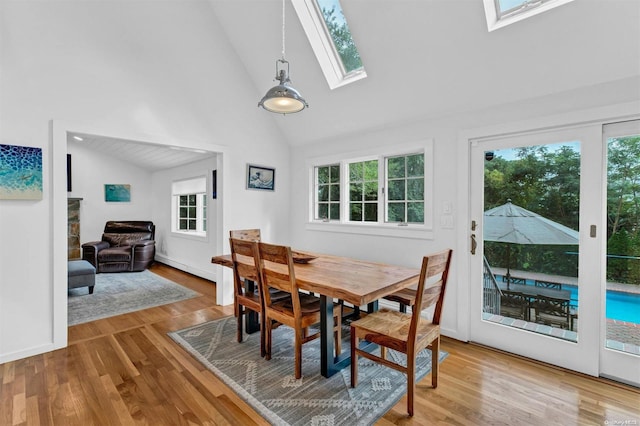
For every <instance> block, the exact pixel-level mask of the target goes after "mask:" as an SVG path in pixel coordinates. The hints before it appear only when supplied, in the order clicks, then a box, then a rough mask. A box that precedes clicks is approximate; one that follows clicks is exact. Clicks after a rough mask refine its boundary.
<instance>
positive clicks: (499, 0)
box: [483, 0, 573, 31]
mask: <svg viewBox="0 0 640 426" xmlns="http://www.w3.org/2000/svg"><path fill="white" fill-rule="evenodd" d="M483 1H484V10H485V15H486V18H487V27H488V28H489V31H493V30H496V29H498V28H502V27H504V26H507V25H509V24H513V23H515V22H518V21H521V20H523V19H526V18H529V17H531V16H534V15H537V14H539V13H542V12H545V11H547V10H551V9H553V8H555V7H558V6H562V5H563V4H565V3H569V2H571V1H573V0H483Z"/></svg>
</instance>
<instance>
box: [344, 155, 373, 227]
mask: <svg viewBox="0 0 640 426" xmlns="http://www.w3.org/2000/svg"><path fill="white" fill-rule="evenodd" d="M349 220H350V221H352V222H377V221H378V160H369V161H361V162H358V163H350V164H349Z"/></svg>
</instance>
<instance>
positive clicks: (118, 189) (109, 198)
mask: <svg viewBox="0 0 640 426" xmlns="http://www.w3.org/2000/svg"><path fill="white" fill-rule="evenodd" d="M104 200H105V201H106V202H116V203H127V202H129V201H131V185H120V184H109V183H107V184H105V185H104Z"/></svg>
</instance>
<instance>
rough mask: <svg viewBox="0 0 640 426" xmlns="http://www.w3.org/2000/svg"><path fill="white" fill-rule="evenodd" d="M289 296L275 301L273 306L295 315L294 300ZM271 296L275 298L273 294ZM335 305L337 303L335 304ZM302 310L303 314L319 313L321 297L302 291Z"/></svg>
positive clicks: (280, 310) (282, 311)
mask: <svg viewBox="0 0 640 426" xmlns="http://www.w3.org/2000/svg"><path fill="white" fill-rule="evenodd" d="M287 296H288V297H287V298H283V299H281V300H279V301H277V302H273V304H272V305H271V308H273V309H275V310H277V311H279V312H281V313H284V314H287V315H290V316H291V317H293V302H292V301H291V295H289V294H287ZM271 297H272V298H273V296H271ZM272 300H273V299H272ZM334 306H336V305H335V304H334ZM300 310H301V312H302V315H303V316H305V315H311V314H316V313H319V312H320V299H319V298H318V297H316V296H313V295H311V294H305V293H300Z"/></svg>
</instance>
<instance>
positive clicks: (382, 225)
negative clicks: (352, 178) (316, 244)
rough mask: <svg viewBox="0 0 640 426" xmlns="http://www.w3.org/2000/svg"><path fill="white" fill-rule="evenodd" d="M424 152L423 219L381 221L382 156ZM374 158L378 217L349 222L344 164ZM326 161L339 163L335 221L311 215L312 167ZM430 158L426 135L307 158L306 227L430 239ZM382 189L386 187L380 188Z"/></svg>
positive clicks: (431, 222)
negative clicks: (411, 140) (354, 151)
mask: <svg viewBox="0 0 640 426" xmlns="http://www.w3.org/2000/svg"><path fill="white" fill-rule="evenodd" d="M418 153H424V168H425V172H424V173H425V174H424V181H425V187H424V188H425V194H424V203H425V206H424V223H421V224H415V223H402V224H400V223H397V222H393V223H386V222H385V213H384V212H385V205H386V199H385V195H384V194H383V187H384V186H386V174H385V170H384V169H385V162H384V159H385V157H394V156H402V155H411V154H418ZM372 159H377V160H378V181H379V182H380V183H381V185H379V186H378V200H379V201H378V202H379V206H380V207H379V208H378V221H377V222H352V221H350V220H349V175H348V165H349V164H350V163H356V162H360V161H367V160H372ZM328 164H340V170H341V171H340V203H341V207H340V220H339V221H337V220H336V221H323V220H321V219H315V208H316V205H315V201H316V195H315V188H316V181H315V178H316V176H315V168H316V167H322V166H326V165H328ZM433 168H434V159H433V139H427V140H423V141H419V142H414V143H408V144H403V145H394V146H389V147H385V148H374V149H371V150H368V152H360V153H358V154H354V155H344V154H343V155H332V156H327V157H319V158H313V159H309V160H308V161H307V169H308V176H309V182H308V191H309V192H308V200H309V202H308V215H307V218H308V222H307V224H306V229H307V230H312V231H325V232H339V233H350V234H366V235H380V236H390V237H402V238H412V239H427V240H429V239H433V237H434V229H433V217H434V204H433V203H434V197H433V191H434V188H435V185H434V170H433ZM384 191H385V192H386V188H385V189H384Z"/></svg>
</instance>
